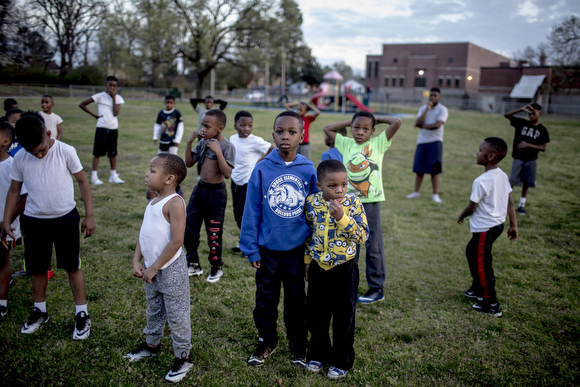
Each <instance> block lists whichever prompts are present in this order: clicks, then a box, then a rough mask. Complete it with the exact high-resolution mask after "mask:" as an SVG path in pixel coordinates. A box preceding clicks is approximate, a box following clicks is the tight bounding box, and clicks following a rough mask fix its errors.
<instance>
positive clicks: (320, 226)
mask: <svg viewBox="0 0 580 387" xmlns="http://www.w3.org/2000/svg"><path fill="white" fill-rule="evenodd" d="M316 172H317V175H318V183H317V184H316V185H317V186H318V189H320V190H321V192H318V193H316V194H312V195H310V196H308V198H306V209H305V211H306V220H307V222H308V223H309V224H310V226H311V229H312V237H311V238H310V239H309V240H308V241H307V242H306V252H305V256H304V266H305V274H306V281H307V282H308V296H307V298H306V311H307V314H306V315H307V318H306V320H307V322H308V328H309V330H310V333H311V336H310V346H309V348H308V357H307V359H308V363H307V365H306V368H307V369H308V370H310V371H312V372H318V371H320V370H321V369H322V366H323V364H324V363H325V362H326V363H328V364H329V365H330V368H329V370H328V373H327V376H328V377H329V378H331V379H337V378H341V377H343V376H346V374H347V371H348V370H349V369H350V368H352V365H353V362H354V356H355V353H354V334H355V314H356V302H357V298H358V283H359V271H358V265H357V262H356V260H355V259H354V258H355V255H356V251H357V247H358V245H359V244H361V243H364V242H365V241H366V240H367V238H368V235H369V234H368V231H369V230H368V224H367V217H366V214H365V210H364V207H363V205H362V203H361V201H360V199H359V198H358V197H356V196H355V195H354V194H348V193H346V191H347V187H348V178H347V175H346V169H345V167H344V165H343V164H342V163H341V162H340V161H338V160H326V161H323V162H321V163H320V164H319V165H318V168H317V170H316ZM312 261H314V263H312ZM331 318H332V324H333V329H332V332H333V343H332V345H331V344H330V336H329V329H330V320H331Z"/></svg>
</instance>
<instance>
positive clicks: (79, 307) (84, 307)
mask: <svg viewBox="0 0 580 387" xmlns="http://www.w3.org/2000/svg"><path fill="white" fill-rule="evenodd" d="M80 312H85V313H86V314H89V312H88V311H87V304H84V305H75V316H76V315H77V314H79V313H80Z"/></svg>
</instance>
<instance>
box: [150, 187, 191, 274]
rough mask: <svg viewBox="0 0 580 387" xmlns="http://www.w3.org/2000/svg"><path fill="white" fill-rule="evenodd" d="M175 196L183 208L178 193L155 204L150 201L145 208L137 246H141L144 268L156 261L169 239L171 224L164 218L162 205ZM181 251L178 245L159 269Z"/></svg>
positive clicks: (169, 263)
mask: <svg viewBox="0 0 580 387" xmlns="http://www.w3.org/2000/svg"><path fill="white" fill-rule="evenodd" d="M176 196H177V197H178V198H179V199H181V201H182V202H183V208H184V209H185V201H184V200H183V198H182V197H181V196H179V194H173V195H169V196H168V197H166V198H164V199H162V200H160V201H159V202H157V203H155V204H153V201H151V202H150V203H149V204H148V205H147V207H146V208H145V214H144V215H143V223H142V224H141V230H140V231H139V247H140V248H141V254H142V255H143V260H144V261H145V267H146V268H148V267H150V266H151V265H153V264H154V263H155V261H157V259H158V258H159V256H161V253H162V252H163V250H165V247H167V245H168V244H169V242H170V241H171V225H170V224H169V222H168V221H167V219H165V216H163V207H164V206H165V205H166V204H167V202H169V201H170V200H171V199H173V198H174V197H176ZM182 251H183V250H182V247H180V248H179V249H178V250H177V252H176V253H175V254H174V255H173V257H171V259H170V260H169V261H167V263H166V264H165V265H163V267H162V268H161V269H159V270H163V269H165V268H167V267H168V266H169V265H171V264H172V263H173V262H174V261H175V260H176V259H177V258H179V256H180V255H181V252H182Z"/></svg>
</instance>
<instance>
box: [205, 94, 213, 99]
mask: <svg viewBox="0 0 580 387" xmlns="http://www.w3.org/2000/svg"><path fill="white" fill-rule="evenodd" d="M208 98H209V99H211V100H213V97H212V96H211V95H206V96H205V98H204V99H208Z"/></svg>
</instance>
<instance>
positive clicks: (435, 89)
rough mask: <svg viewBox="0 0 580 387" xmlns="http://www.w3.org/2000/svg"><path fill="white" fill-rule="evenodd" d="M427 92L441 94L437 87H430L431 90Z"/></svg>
mask: <svg viewBox="0 0 580 387" xmlns="http://www.w3.org/2000/svg"><path fill="white" fill-rule="evenodd" d="M429 91H436V92H438V93H439V94H441V90H439V88H438V87H432V88H431V90H429Z"/></svg>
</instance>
